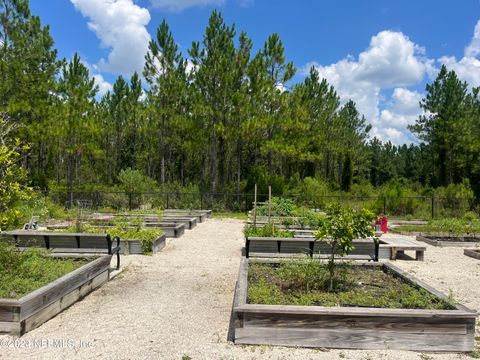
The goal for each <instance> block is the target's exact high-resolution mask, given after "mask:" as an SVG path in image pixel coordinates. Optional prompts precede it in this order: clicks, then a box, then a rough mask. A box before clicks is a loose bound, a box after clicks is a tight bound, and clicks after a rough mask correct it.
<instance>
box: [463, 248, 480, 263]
mask: <svg viewBox="0 0 480 360" xmlns="http://www.w3.org/2000/svg"><path fill="white" fill-rule="evenodd" d="M463 254H464V255H467V256H470V257H472V258H474V259H478V260H480V249H465V250H463Z"/></svg>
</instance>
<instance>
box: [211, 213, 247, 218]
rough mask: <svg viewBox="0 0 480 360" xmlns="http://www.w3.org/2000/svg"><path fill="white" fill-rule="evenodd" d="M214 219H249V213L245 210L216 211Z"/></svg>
mask: <svg viewBox="0 0 480 360" xmlns="http://www.w3.org/2000/svg"><path fill="white" fill-rule="evenodd" d="M212 217H213V218H214V219H238V220H247V214H246V213H244V212H220V213H217V212H214V213H213V214H212Z"/></svg>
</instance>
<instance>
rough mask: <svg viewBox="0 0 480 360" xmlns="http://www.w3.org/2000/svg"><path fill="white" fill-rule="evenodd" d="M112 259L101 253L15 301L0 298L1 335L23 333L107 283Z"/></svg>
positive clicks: (110, 256)
mask: <svg viewBox="0 0 480 360" xmlns="http://www.w3.org/2000/svg"><path fill="white" fill-rule="evenodd" d="M111 258H112V255H102V256H100V257H98V258H96V259H95V260H93V261H91V262H89V263H88V264H86V265H83V266H82V267H80V268H78V269H76V270H74V271H72V272H71V273H69V274H67V275H65V276H62V277H60V278H58V279H57V280H55V281H53V282H51V283H50V284H47V285H45V286H43V287H41V288H40V289H37V290H35V291H32V292H31V293H29V294H27V295H25V296H23V297H21V298H20V299H18V300H15V299H0V334H12V335H23V334H24V333H26V332H28V331H30V330H32V329H35V328H36V327H38V326H40V325H41V324H43V323H44V322H46V321H48V320H50V319H51V318H53V317H54V316H55V315H57V314H58V313H60V312H61V311H63V310H64V309H66V308H68V307H69V306H70V305H72V304H73V303H75V302H76V301H78V300H80V299H81V298H83V297H84V296H86V295H87V294H88V293H90V292H91V291H93V290H95V289H96V288H98V287H99V286H101V285H102V284H104V283H106V282H107V281H108V280H109V277H110V273H109V271H110V261H111Z"/></svg>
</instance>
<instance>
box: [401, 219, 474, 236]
mask: <svg viewBox="0 0 480 360" xmlns="http://www.w3.org/2000/svg"><path fill="white" fill-rule="evenodd" d="M395 230H397V231H403V232H422V233H424V232H441V233H449V234H452V235H454V236H455V235H460V234H472V235H480V219H472V218H461V219H456V218H447V219H438V220H431V221H429V222H428V224H426V225H402V226H399V227H396V228H395Z"/></svg>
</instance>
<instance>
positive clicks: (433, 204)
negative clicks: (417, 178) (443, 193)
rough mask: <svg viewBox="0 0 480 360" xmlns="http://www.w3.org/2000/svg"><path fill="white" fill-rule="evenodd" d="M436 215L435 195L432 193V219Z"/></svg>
mask: <svg viewBox="0 0 480 360" xmlns="http://www.w3.org/2000/svg"><path fill="white" fill-rule="evenodd" d="M434 217H435V195H432V219H433V218H434Z"/></svg>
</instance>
